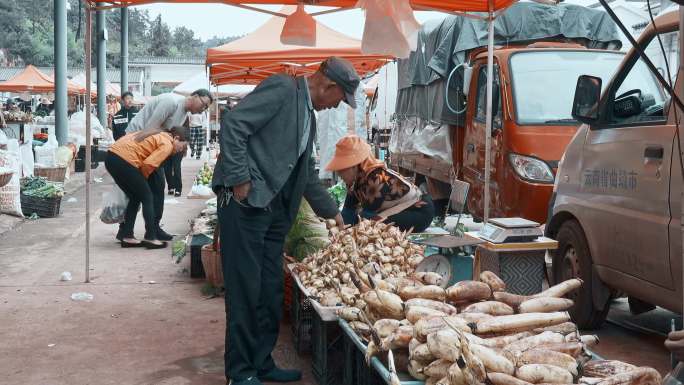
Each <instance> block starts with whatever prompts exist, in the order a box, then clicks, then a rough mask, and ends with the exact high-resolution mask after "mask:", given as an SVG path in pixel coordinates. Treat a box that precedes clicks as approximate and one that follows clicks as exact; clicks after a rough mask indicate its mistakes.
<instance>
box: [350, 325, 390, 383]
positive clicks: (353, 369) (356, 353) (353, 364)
mask: <svg viewBox="0 0 684 385" xmlns="http://www.w3.org/2000/svg"><path fill="white" fill-rule="evenodd" d="M342 335H343V336H342V352H343V353H344V358H343V363H342V365H343V368H342V378H341V379H342V385H381V384H384V381H383V380H382V378H381V377H380V375H379V374H378V373H377V371H375V370H373V368H371V367H370V366H368V365H367V364H366V358H365V356H364V352H363V350H361V349H359V347H358V346H357V344H356V343H355V342H354V340H353V339H352V337H351V336H350V335H349V334H348V333H342ZM357 338H358V337H357Z"/></svg>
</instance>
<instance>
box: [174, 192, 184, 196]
mask: <svg viewBox="0 0 684 385" xmlns="http://www.w3.org/2000/svg"><path fill="white" fill-rule="evenodd" d="M173 195H175V196H177V197H179V196H181V195H183V193H181V192H180V191H176V192H175V193H174V194H173Z"/></svg>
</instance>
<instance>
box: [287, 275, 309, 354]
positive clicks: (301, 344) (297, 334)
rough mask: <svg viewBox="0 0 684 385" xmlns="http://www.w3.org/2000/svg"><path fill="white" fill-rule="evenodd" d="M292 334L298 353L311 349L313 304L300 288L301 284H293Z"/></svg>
mask: <svg viewBox="0 0 684 385" xmlns="http://www.w3.org/2000/svg"><path fill="white" fill-rule="evenodd" d="M290 316H291V318H292V335H293V339H294V345H295V350H296V351H297V353H304V352H307V351H309V350H311V321H312V320H311V318H312V316H313V306H311V302H309V299H308V298H305V297H304V295H303V294H302V292H301V291H300V290H299V286H297V285H294V284H293V285H292V310H291V312H290Z"/></svg>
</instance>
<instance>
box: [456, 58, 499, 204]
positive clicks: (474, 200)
mask: <svg viewBox="0 0 684 385" xmlns="http://www.w3.org/2000/svg"><path fill="white" fill-rule="evenodd" d="M473 71H474V72H473V74H474V76H473V79H472V83H471V87H470V89H471V90H475V92H474V95H475V99H474V100H472V102H469V103H468V104H469V105H468V115H467V121H466V133H465V140H464V143H465V148H464V155H463V158H464V159H463V179H464V180H465V181H466V182H468V183H470V198H469V199H468V210H469V211H470V212H471V213H473V214H474V215H475V216H477V217H482V216H483V215H484V175H485V174H484V164H485V131H486V122H487V119H486V116H487V63H486V62H484V61H480V62H478V64H477V65H476V67H475V68H474V69H473ZM471 92H472V91H471ZM492 92H493V93H495V94H499V95H500V82H499V66H498V65H496V64H495V65H494V82H493V86H492ZM497 99H498V100H499V102H498V108H495V110H496V114H495V115H494V117H493V119H494V124H493V125H492V134H493V136H492V157H491V161H492V162H491V164H492V169H491V176H490V181H491V183H490V189H491V190H490V191H491V195H490V197H491V199H490V203H489V207H490V210H491V212H490V216H491V217H496V216H499V215H500V213H499V211H500V208H498V207H497V206H496V205H495V204H494V203H495V202H496V201H497V200H496V199H495V196H496V195H497V194H496V193H495V192H496V191H498V189H499V186H498V184H497V180H498V179H497V177H496V173H497V172H498V170H497V168H496V167H495V166H494V165H495V164H496V163H495V160H496V159H497V155H496V151H497V148H499V147H500V146H499V145H498V143H500V142H501V138H503V134H502V129H501V127H502V122H501V116H502V114H501V98H500V97H494V99H493V100H494V101H496V100H497Z"/></svg>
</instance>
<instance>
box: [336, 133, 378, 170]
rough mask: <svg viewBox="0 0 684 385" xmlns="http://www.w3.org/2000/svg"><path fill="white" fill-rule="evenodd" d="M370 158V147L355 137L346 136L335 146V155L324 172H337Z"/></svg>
mask: <svg viewBox="0 0 684 385" xmlns="http://www.w3.org/2000/svg"><path fill="white" fill-rule="evenodd" d="M370 156H371V147H370V145H369V144H368V143H366V142H365V141H364V140H363V139H361V138H359V137H358V136H356V135H347V136H345V137H343V138H342V139H340V140H339V141H338V142H337V144H336V145H335V155H334V156H333V158H332V160H331V161H330V163H328V165H327V166H325V169H326V171H339V170H344V169H345V168H349V167H353V166H356V165H358V164H361V163H362V162H363V161H364V160H366V159H368V158H369V157H370Z"/></svg>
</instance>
